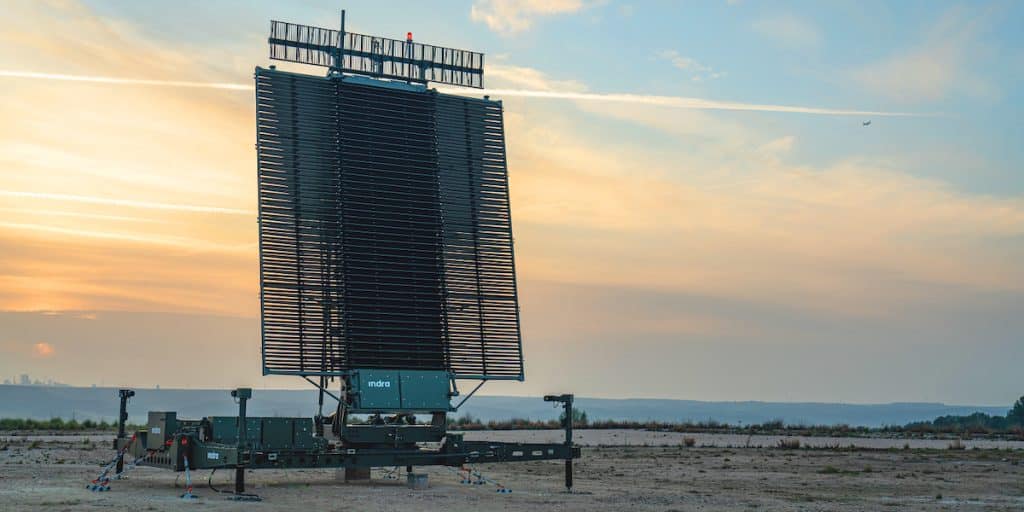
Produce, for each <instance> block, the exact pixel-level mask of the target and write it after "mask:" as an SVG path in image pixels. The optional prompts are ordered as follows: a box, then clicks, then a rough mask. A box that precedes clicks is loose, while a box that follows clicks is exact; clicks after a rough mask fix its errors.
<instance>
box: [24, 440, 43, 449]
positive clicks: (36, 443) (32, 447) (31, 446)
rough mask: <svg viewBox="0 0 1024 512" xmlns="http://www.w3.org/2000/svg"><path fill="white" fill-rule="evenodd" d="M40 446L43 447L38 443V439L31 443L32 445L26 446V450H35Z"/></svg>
mask: <svg viewBox="0 0 1024 512" xmlns="http://www.w3.org/2000/svg"><path fill="white" fill-rule="evenodd" d="M42 445H43V443H42V442H40V441H39V440H38V439H36V440H35V441H32V444H30V445H28V448H29V449H30V450H32V449H35V448H39V447H40V446H42Z"/></svg>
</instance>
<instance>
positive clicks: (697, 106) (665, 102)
mask: <svg viewBox="0 0 1024 512" xmlns="http://www.w3.org/2000/svg"><path fill="white" fill-rule="evenodd" d="M0 77H7V78H34V79H44V80H67V81H72V82H96V83H104V84H114V85H149V86H159V87H196V88H207V89H224V90H231V91H252V90H253V89H254V86H252V85H249V84H238V83H226V82H182V81H175V80H147V79H140V78H114V77H105V76H87V75H66V74H58V73H35V72H31V71H4V70H0ZM437 90H438V91H440V92H444V93H448V94H459V95H462V96H480V95H482V94H492V95H495V96H506V97H520V98H539V99H556V100H572V101H595V102H612V103H634V104H644V105H657V106H662V107H668V108H679V109H690V110H733V111H747V112H780V113H787V114H812V115H832V116H879V117H896V116H899V117H923V116H928V115H929V114H917V113H912V112H878V111H873V110H851V109H837V108H823V107H801V106H794V105H772V104H761V103H742V102H734V101H719V100H709V99H704V98H691V97H686V96H656V95H648V94H617V93H589V92H562V91H538V90H529V89H462V88H456V87H438V88H437Z"/></svg>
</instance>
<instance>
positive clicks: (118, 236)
mask: <svg viewBox="0 0 1024 512" xmlns="http://www.w3.org/2000/svg"><path fill="white" fill-rule="evenodd" d="M0 229H17V230H24V231H32V232H36V233H40V232H42V233H55V234H58V235H70V236H77V237H84V238H99V239H104V240H120V241H124V242H134V243H140V244H153V245H164V246H170V247H179V248H183V249H189V250H193V251H194V250H200V251H213V252H235V253H237V252H242V253H248V252H251V251H253V250H255V249H256V244H252V243H247V244H238V245H227V244H219V243H214V242H207V241H205V240H198V239H192V238H178V237H154V236H145V235H133V234H130V233H111V232H106V231H88V230H81V229H69V228H62V227H58V226H47V225H43V224H25V223H19V222H0Z"/></svg>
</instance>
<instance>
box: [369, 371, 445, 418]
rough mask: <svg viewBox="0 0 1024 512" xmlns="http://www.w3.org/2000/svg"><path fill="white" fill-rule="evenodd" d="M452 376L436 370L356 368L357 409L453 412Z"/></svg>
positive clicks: (370, 410) (371, 410)
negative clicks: (450, 387)
mask: <svg viewBox="0 0 1024 512" xmlns="http://www.w3.org/2000/svg"><path fill="white" fill-rule="evenodd" d="M450 382H451V375H450V374H449V373H448V372H445V371H436V370H353V371H352V372H351V373H350V374H349V385H350V386H351V392H352V394H353V396H354V399H353V408H354V409H355V411H356V412H378V411H381V412H396V411H424V412H434V411H450V410H452V407H451V396H450V392H449V383H450Z"/></svg>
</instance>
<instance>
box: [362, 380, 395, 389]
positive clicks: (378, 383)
mask: <svg viewBox="0 0 1024 512" xmlns="http://www.w3.org/2000/svg"><path fill="white" fill-rule="evenodd" d="M366 385H367V386H370V387H371V388H390V387H391V381H390V380H371V381H369V382H367V383H366Z"/></svg>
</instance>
